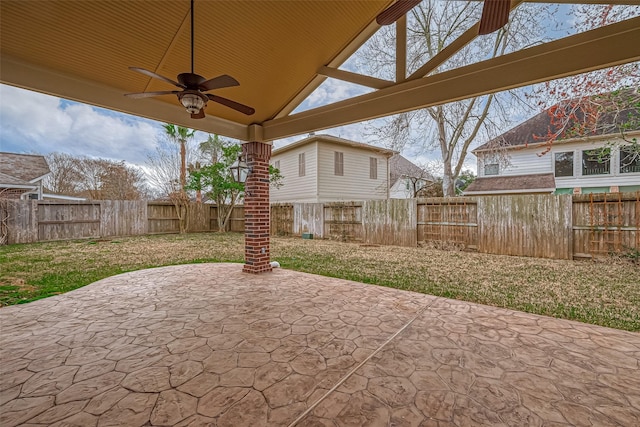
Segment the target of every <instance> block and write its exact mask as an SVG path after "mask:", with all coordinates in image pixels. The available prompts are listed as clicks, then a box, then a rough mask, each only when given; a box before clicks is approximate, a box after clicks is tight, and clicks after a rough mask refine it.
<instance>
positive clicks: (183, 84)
mask: <svg viewBox="0 0 640 427" xmlns="http://www.w3.org/2000/svg"><path fill="white" fill-rule="evenodd" d="M193 2H194V0H191V8H190V13H191V72H190V73H180V74H178V81H177V82H176V81H174V80H171V79H170V78H167V77H164V76H161V75H160V74H157V73H155V72H153V71H149V70H146V69H144V68H140V67H129V69H130V70H131V71H136V72H138V73H141V74H144V75H146V76H149V77H152V78H155V79H158V80H162V81H164V82H166V83H170V84H172V85H174V86H177V87H179V88H181V89H182V90H171V91H158V92H140V93H127V94H125V96H127V97H129V98H134V99H139V98H151V97H154V96H161V95H177V96H178V100H179V101H180V103H181V104H182V105H183V106H184V107H185V108H186V110H187V112H188V113H189V114H191V118H192V119H204V117H205V114H204V109H205V107H206V106H207V103H208V102H209V101H213V102H216V103H218V104H221V105H224V106H226V107H228V108H231V109H233V110H236V111H238V112H240V113H242V114H246V115H248V116H250V115H252V114H254V113H255V110H254V109H253V108H251V107H249V106H247V105H244V104H241V103H239V102H236V101H232V100H230V99H227V98H223V97H221V96H218V95H213V94H208V93H204V92H208V91H210V90H214V89H222V88H226V87H232V86H238V85H240V83H238V81H237V80H236V79H234V78H233V77H231V76H229V75H227V74H223V75H221V76H218V77H214V78H212V79H209V80H207V79H205V78H204V77H202V76H200V75H198V74H195V73H194V72H193V68H194V67H193V62H194V54H193V51H194V49H193V47H194V28H193V27H194V26H193V22H194V19H193Z"/></svg>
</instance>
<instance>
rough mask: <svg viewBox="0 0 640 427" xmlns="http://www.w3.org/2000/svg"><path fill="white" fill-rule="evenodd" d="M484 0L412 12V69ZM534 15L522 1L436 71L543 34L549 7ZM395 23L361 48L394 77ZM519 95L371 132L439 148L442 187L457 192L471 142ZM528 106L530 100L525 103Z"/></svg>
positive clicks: (430, 0)
mask: <svg viewBox="0 0 640 427" xmlns="http://www.w3.org/2000/svg"><path fill="white" fill-rule="evenodd" d="M481 7H482V3H480V2H460V1H452V0H448V1H445V0H423V1H422V3H420V5H419V6H417V7H416V8H414V9H413V10H412V12H411V13H410V14H409V17H408V31H407V35H408V37H407V44H408V45H407V50H408V52H407V56H408V60H409V64H408V65H409V67H408V68H409V70H410V71H412V70H416V69H417V68H419V67H420V66H421V65H422V64H424V63H425V62H426V61H427V60H429V59H430V58H433V57H434V56H435V55H437V54H438V53H439V52H441V51H442V49H443V48H444V47H446V46H447V45H448V44H449V43H451V42H452V41H453V40H455V39H456V38H457V37H458V36H460V35H461V34H462V33H463V32H464V31H466V30H467V29H468V28H469V27H471V26H472V25H474V24H475V23H476V22H477V21H478V19H479V18H480V13H481ZM535 7H536V8H537V10H536V15H537V16H536V19H530V16H531V14H532V12H531V10H532V9H531V6H529V5H521V6H520V7H519V8H518V9H516V10H515V11H512V13H511V17H510V21H509V24H507V26H505V27H504V28H502V29H501V30H498V31H496V32H495V33H493V34H491V35H487V36H480V37H478V38H477V39H476V40H475V41H474V42H473V43H471V44H469V45H468V46H466V47H464V48H462V49H461V50H460V51H459V52H458V53H457V54H455V55H454V56H453V57H451V58H450V59H449V60H448V61H446V62H445V63H444V64H442V65H441V66H440V67H439V68H437V69H436V70H434V71H435V72H436V73H437V72H441V71H444V70H447V69H452V68H457V67H460V66H464V65H467V64H470V63H472V62H474V61H475V60H476V59H478V58H482V59H488V58H493V57H496V56H500V55H502V54H504V53H507V52H509V51H512V50H515V49H517V48H521V47H524V46H527V45H529V44H531V43H534V42H535V41H536V40H539V39H540V36H539V34H542V29H541V28H540V26H539V22H542V21H545V19H546V17H545V16H543V15H545V14H547V13H549V12H550V11H551V8H550V7H548V6H547V7H545V8H542V7H541V6H539V5H538V6H535ZM394 44H395V33H394V31H393V29H392V28H391V29H384V30H383V31H382V32H381V33H380V35H379V36H378V37H376V38H374V39H373V42H372V43H371V44H370V45H369V46H368V47H367V48H366V49H364V50H363V52H362V57H361V59H363V60H364V61H365V62H366V64H368V68H369V70H370V72H371V73H373V74H374V75H377V76H378V77H383V78H388V79H389V78H391V77H392V76H393V74H394V70H395V57H394V55H393V54H392V53H391V52H393V51H392V48H391V46H393V45H394ZM520 102H521V101H520V100H519V97H517V96H513V94H512V93H505V94H491V95H486V96H482V97H476V98H472V99H467V100H464V101H459V102H453V103H449V104H445V105H438V106H434V107H430V108H425V109H422V110H417V111H413V112H409V113H404V114H400V115H396V116H393V117H391V118H389V119H386V120H384V122H383V123H384V124H383V125H382V126H376V127H374V129H373V133H374V134H375V135H376V136H377V137H378V138H380V139H381V140H383V141H386V143H387V145H389V146H391V148H394V149H396V150H402V149H403V148H404V147H406V146H414V147H417V148H419V149H420V150H421V151H423V152H431V151H437V152H439V154H440V156H441V158H442V172H441V176H442V188H443V193H444V195H446V196H453V195H455V181H456V178H457V177H458V176H459V175H460V173H461V172H462V170H463V167H464V163H465V160H466V156H467V153H468V150H469V148H470V146H471V144H472V143H473V142H474V141H475V140H476V138H478V137H479V136H482V137H484V138H486V139H490V137H491V136H494V135H495V133H497V132H496V129H498V128H500V127H501V126H504V125H505V124H506V123H508V122H509V114H508V112H509V111H510V110H511V109H512V108H513V105H514V104H519V103H520ZM525 107H526V106H525Z"/></svg>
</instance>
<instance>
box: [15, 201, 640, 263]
mask: <svg viewBox="0 0 640 427" xmlns="http://www.w3.org/2000/svg"><path fill="white" fill-rule="evenodd" d="M3 206H5V207H4V209H5V210H6V216H7V217H8V218H9V220H8V223H7V224H6V225H7V227H6V229H7V230H8V234H7V242H8V243H10V244H11V243H32V242H39V241H40V242H41V241H51V240H64V239H82V238H105V237H112V236H135V235H143V234H158V233H177V232H179V230H180V227H179V219H178V216H177V215H176V209H175V207H174V205H173V204H171V203H164V202H161V203H158V202H145V201H95V202H48V201H27V200H25V201H11V203H7V204H5V205H3ZM216 209H217V208H216V206H212V205H206V204H192V205H191V206H189V208H188V210H187V216H188V219H187V231H188V232H201V231H217V229H218V226H217V212H216ZM228 230H229V231H236V232H242V231H244V208H243V207H242V206H236V207H235V208H234V210H233V212H232V214H231V217H230V221H229V226H228ZM303 233H310V234H313V235H314V237H315V238H325V239H335V240H340V241H349V242H360V243H363V244H376V245H398V246H416V244H417V242H438V243H439V242H447V243H453V244H455V245H459V246H462V247H464V248H467V249H471V250H477V251H479V252H484V253H491V254H502V255H521V256H532V257H541V258H556V259H571V258H574V257H591V256H600V255H608V254H610V253H621V252H624V251H628V250H634V249H635V250H640V192H639V193H633V194H609V195H580V196H571V195H560V196H553V195H517V196H486V197H456V198H428V199H418V200H416V199H409V200H369V201H362V202H343V203H324V204H323V203H293V204H274V205H272V206H271V234H272V235H278V236H282V235H284V236H287V235H291V236H296V235H297V236H300V235H301V234H303Z"/></svg>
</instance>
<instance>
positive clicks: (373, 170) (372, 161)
mask: <svg viewBox="0 0 640 427" xmlns="http://www.w3.org/2000/svg"><path fill="white" fill-rule="evenodd" d="M369 179H378V159H377V158H376V157H369Z"/></svg>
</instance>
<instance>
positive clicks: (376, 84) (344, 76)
mask: <svg viewBox="0 0 640 427" xmlns="http://www.w3.org/2000/svg"><path fill="white" fill-rule="evenodd" d="M318 74H320V75H323V76H326V77H332V78H334V79H338V80H343V81H345V82H349V83H355V84H358V85H361V86H366V87H370V88H373V89H383V88H385V87H389V86H392V85H393V82H391V81H389V80H383V79H378V78H376V77H371V76H365V75H363V74H358V73H352V72H351V71H345V70H339V69H337V68H330V67H325V66H322V67H320V69H319V70H318Z"/></svg>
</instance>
